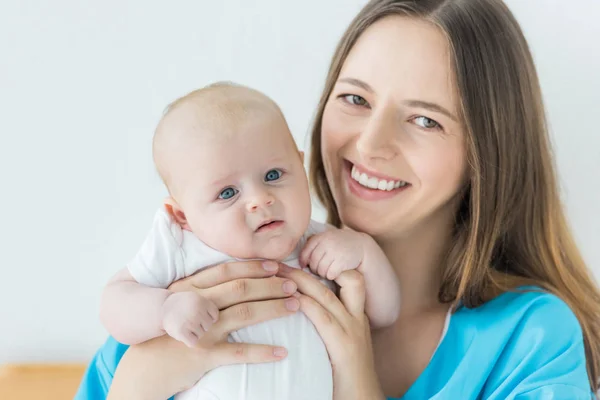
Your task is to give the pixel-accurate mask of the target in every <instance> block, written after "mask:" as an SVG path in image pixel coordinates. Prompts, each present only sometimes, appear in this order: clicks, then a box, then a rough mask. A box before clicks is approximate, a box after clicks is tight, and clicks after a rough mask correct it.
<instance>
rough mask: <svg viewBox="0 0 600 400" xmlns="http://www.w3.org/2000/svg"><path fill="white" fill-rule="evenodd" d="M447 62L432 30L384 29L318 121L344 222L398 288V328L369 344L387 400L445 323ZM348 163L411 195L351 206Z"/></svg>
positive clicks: (458, 146)
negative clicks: (368, 242) (384, 262)
mask: <svg viewBox="0 0 600 400" xmlns="http://www.w3.org/2000/svg"><path fill="white" fill-rule="evenodd" d="M449 54H450V53H449V48H448V45H447V42H446V40H445V38H444V36H443V35H442V33H441V32H440V31H439V30H438V29H437V28H435V27H434V26H432V25H430V24H428V23H426V22H423V21H420V20H414V19H407V18H402V17H390V18H386V19H383V20H381V21H379V22H377V23H375V24H374V25H373V26H371V27H370V28H369V29H368V30H367V31H366V32H365V33H364V34H363V35H362V36H361V37H360V39H359V40H358V42H357V43H356V45H355V47H354V48H353V49H352V51H351V52H350V54H349V56H348V58H347V60H346V62H345V63H344V66H343V68H342V70H341V72H340V76H339V78H338V80H337V83H336V85H335V87H334V89H333V92H332V94H331V96H330V98H329V101H328V103H327V105H326V108H325V112H324V115H323V123H322V148H323V159H324V163H325V170H326V173H327V177H328V183H329V185H330V187H331V189H332V193H333V197H334V199H335V202H336V205H337V208H338V210H339V212H340V216H341V218H342V221H343V223H344V224H346V225H348V226H350V227H351V228H353V229H355V230H358V231H362V232H365V233H368V234H370V235H371V236H373V238H374V239H375V240H376V241H377V242H378V244H379V245H380V246H381V248H382V249H383V250H384V252H385V254H386V255H387V257H388V259H389V260H390V262H391V263H392V265H393V266H394V269H395V271H396V273H397V275H398V277H399V278H400V282H401V283H402V289H403V290H402V294H401V304H402V307H401V312H400V318H399V319H398V320H397V322H396V323H395V324H394V325H393V326H391V327H389V328H386V329H383V330H380V331H377V332H376V333H374V336H373V347H374V352H375V363H376V370H377V372H378V376H379V379H380V381H381V385H382V387H383V391H384V393H386V394H387V395H395V396H399V395H402V394H403V393H404V392H405V391H406V390H407V389H408V388H409V387H410V385H411V384H412V383H413V382H414V381H415V379H416V378H417V377H418V376H419V375H420V374H421V372H422V371H423V369H424V368H425V367H426V366H427V363H428V362H429V359H430V357H431V355H432V353H433V351H434V350H435V348H436V347H437V344H438V342H439V339H440V335H441V333H442V330H443V326H444V321H445V316H446V313H447V306H445V305H442V304H440V303H439V302H438V298H437V293H438V290H439V286H440V265H441V262H440V261H441V258H442V256H443V254H444V251H445V249H446V248H447V246H448V243H449V241H450V237H451V228H452V224H453V218H454V215H455V212H456V208H457V206H458V195H459V193H460V192H461V190H462V187H463V183H464V176H465V169H466V161H465V160H466V151H465V143H464V137H465V135H464V132H463V127H462V125H461V123H460V122H459V121H460V119H459V118H458V99H457V97H456V94H455V89H454V87H455V86H454V82H453V79H454V77H453V75H452V73H451V69H450V67H449V66H450V62H449ZM374 66H377V68H374ZM356 96H359V97H356ZM418 102H427V103H433V104H435V105H436V106H437V107H435V108H438V109H441V108H443V109H444V110H445V111H447V114H449V115H446V113H445V112H440V110H436V109H432V107H423V105H422V104H420V103H418ZM348 162H350V163H352V164H355V165H359V166H361V168H365V169H367V170H369V171H372V172H374V173H378V174H384V175H386V176H391V177H393V178H394V179H401V180H404V181H406V182H408V183H409V186H408V187H407V188H406V189H405V190H404V191H401V192H400V193H399V194H398V195H396V196H393V197H390V198H387V199H383V200H369V199H368V197H369V196H368V195H369V194H368V193H366V194H363V196H358V195H356V194H355V193H354V192H353V191H352V190H351V188H350V185H349V181H350V178H349V176H348V171H347V163H348ZM300 291H302V288H300ZM357 340H359V339H357ZM359 375H360V374H357V376H356V379H360V377H359ZM366 376H368V375H366Z"/></svg>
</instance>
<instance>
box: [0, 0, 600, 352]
mask: <svg viewBox="0 0 600 400" xmlns="http://www.w3.org/2000/svg"><path fill="white" fill-rule="evenodd" d="M83 3H84V2H80V1H75V0H61V1H54V2H47V1H42V0H30V1H17V0H12V1H11V0H8V1H6V0H5V1H2V2H1V4H0V109H1V110H2V111H1V114H0V138H1V141H0V179H1V183H2V189H1V190H2V195H1V196H0V210H2V212H3V217H2V223H1V224H0V266H1V268H2V283H3V284H2V286H3V287H2V289H1V290H0V321H1V322H0V323H1V331H0V332H1V333H0V363H3V362H9V361H10V362H16V361H31V360H76V361H77V360H87V359H88V358H89V357H90V356H91V355H92V353H93V351H94V350H95V349H96V348H97V346H98V345H100V343H101V342H102V341H103V339H104V338H105V335H106V333H105V332H104V330H103V328H102V327H101V325H100V323H99V321H98V318H97V310H98V303H99V295H100V291H101V288H102V285H103V284H104V283H105V281H106V280H107V279H108V278H109V276H110V275H111V274H112V273H113V272H114V271H115V270H116V269H117V268H120V267H121V266H123V265H124V264H125V263H126V262H127V261H128V259H129V258H130V257H131V256H132V254H133V253H132V252H134V251H135V250H136V249H137V246H138V245H139V244H140V242H141V240H142V238H143V237H144V235H145V233H146V231H147V229H148V227H149V224H150V221H151V217H152V214H153V212H154V210H155V208H156V206H157V205H158V202H159V201H160V199H161V198H162V196H163V195H164V194H165V193H164V189H163V187H162V185H161V183H160V181H159V179H158V178H157V176H156V174H155V173H154V169H153V166H152V162H151V155H150V142H151V135H152V130H153V128H154V124H155V123H156V121H157V119H158V117H159V115H160V113H161V111H162V109H163V107H164V106H165V105H166V104H167V103H168V102H169V101H171V100H173V99H174V98H175V97H176V96H178V95H181V94H182V93H184V92H186V91H189V90H191V89H193V88H197V87H199V86H202V85H205V84H207V83H209V82H212V81H214V80H220V79H228V80H235V81H239V82H243V83H245V84H248V85H251V86H254V87H257V88H259V89H261V90H263V91H265V92H266V93H267V94H268V95H270V96H272V97H273V98H274V99H276V100H277V101H278V102H279V104H280V105H281V107H282V109H283V111H284V113H285V114H286V116H287V117H288V120H289V123H290V126H291V128H292V131H293V133H294V136H295V137H296V139H297V140H298V141H299V143H300V144H301V145H305V144H306V140H305V134H306V132H307V131H308V127H309V121H310V119H311V118H312V114H313V112H314V108H315V106H316V102H317V99H318V95H319V90H320V88H321V85H322V83H323V80H324V75H325V72H326V67H327V65H328V62H329V58H330V57H331V54H332V52H333V48H334V46H335V44H336V41H337V39H338V38H339V36H340V35H341V33H342V31H343V29H344V28H345V26H346V24H347V23H348V22H349V21H350V19H351V18H352V16H353V15H354V14H355V13H356V12H357V11H358V9H359V8H360V6H361V5H362V4H364V3H365V1H364V0H354V1H350V0H327V1H322V0H310V1H308V0H305V1H302V2H290V1H285V2H283V1H280V0H262V1H255V2H253V3H255V4H254V5H253V7H252V8H249V6H248V3H249V2H248V1H245V0H235V1H234V0H228V1H222V2H217V1H210V2H208V1H192V0H187V1H178V2H164V1H149V2H147V1H141V0H121V1H116V0H111V1H103V2H101V1H95V2H86V3H87V4H88V5H83ZM541 3H542V1H541V0H528V1H525V0H511V1H509V4H510V5H511V6H512V7H513V9H514V10H515V12H516V14H517V17H518V18H519V19H520V20H521V22H522V23H523V24H524V29H525V31H526V34H527V35H528V37H529V38H530V40H531V45H532V48H533V51H534V53H535V58H536V60H537V62H538V65H539V70H540V75H541V79H542V84H543V88H544V93H545V95H546V101H547V106H548V113H549V116H550V120H551V122H552V131H553V134H554V138H555V142H556V145H557V146H556V147H557V157H558V163H559V166H560V172H561V178H562V182H563V183H564V189H565V199H566V202H567V206H568V210H569V215H570V217H571V220H572V222H573V226H574V229H575V233H576V236H577V238H578V240H579V243H580V244H581V248H582V250H583V252H584V256H585V258H586V259H587V261H588V262H589V263H590V265H592V266H593V268H595V271H596V275H597V276H598V277H600V250H599V249H600V246H598V244H597V242H598V240H599V238H600V228H599V227H600V213H599V212H598V210H597V207H596V206H597V205H598V204H600V186H599V185H598V182H599V180H598V175H599V174H598V172H599V171H600V130H599V128H598V126H599V124H598V121H597V120H596V119H595V117H596V116H597V114H598V112H597V110H598V109H599V108H600V98H599V97H598V93H600V77H599V73H598V72H597V71H600V56H599V55H598V52H597V51H594V50H593V49H597V40H598V38H600V25H598V24H597V23H596V21H597V20H598V19H599V18H600V3H598V2H597V1H596V0H589V1H585V0H577V1H575V0H571V1H570V2H568V4H569V6H567V5H566V4H567V2H564V1H561V0H544V1H543V6H542V4H541ZM584 6H585V10H582V9H583V8H584Z"/></svg>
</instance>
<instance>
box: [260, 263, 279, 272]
mask: <svg viewBox="0 0 600 400" xmlns="http://www.w3.org/2000/svg"><path fill="white" fill-rule="evenodd" d="M262 266H263V268H264V269H265V270H266V271H269V272H273V271H277V263H276V262H274V261H265V262H263V263H262Z"/></svg>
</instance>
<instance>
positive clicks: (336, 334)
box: [278, 266, 385, 400]
mask: <svg viewBox="0 0 600 400" xmlns="http://www.w3.org/2000/svg"><path fill="white" fill-rule="evenodd" d="M278 275H279V276H281V277H284V278H288V279H291V280H293V281H294V282H296V284H297V285H298V292H299V293H297V294H296V295H294V296H295V297H297V298H298V299H299V300H300V310H301V311H303V312H304V313H305V314H306V316H307V317H308V318H309V319H310V320H311V321H312V323H313V324H314V325H315V327H316V329H317V331H318V332H319V334H320V335H321V338H322V339H323V342H324V343H325V346H326V347H327V352H328V353H329V358H330V360H331V364H332V367H333V393H334V394H333V397H334V400H352V399H356V400H364V399H369V400H371V399H374V400H375V399H385V396H384V395H383V392H382V390H381V387H380V386H379V381H378V379H377V374H376V372H375V363H374V360H373V350H372V346H371V330H370V327H369V321H368V319H367V316H366V315H365V284H364V280H363V277H362V275H361V274H360V273H359V272H358V271H355V270H350V271H344V272H343V273H342V274H341V275H340V276H339V277H338V279H336V282H337V284H338V285H339V286H340V298H339V299H338V297H336V295H335V294H334V293H333V292H332V291H331V290H329V289H328V288H327V287H325V285H323V284H322V283H321V282H319V281H318V280H317V279H315V278H314V277H313V276H311V275H309V274H307V273H306V272H304V271H301V270H298V269H294V268H290V267H286V266H280V272H279V274H278Z"/></svg>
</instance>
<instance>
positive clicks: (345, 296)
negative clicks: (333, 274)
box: [335, 270, 366, 318]
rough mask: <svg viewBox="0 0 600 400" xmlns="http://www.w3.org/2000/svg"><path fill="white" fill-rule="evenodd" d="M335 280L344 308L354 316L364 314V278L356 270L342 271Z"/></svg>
mask: <svg viewBox="0 0 600 400" xmlns="http://www.w3.org/2000/svg"><path fill="white" fill-rule="evenodd" d="M335 282H336V283H337V284H338V285H339V286H340V300H341V301H342V303H343V304H344V306H346V310H348V312H349V313H350V314H352V315H353V316H354V317H356V318H362V317H363V316H364V314H365V299H366V292H365V280H364V278H363V276H362V274H361V273H360V272H358V271H356V270H347V271H344V272H342V273H341V274H340V276H338V278H337V279H336V280H335Z"/></svg>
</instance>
